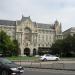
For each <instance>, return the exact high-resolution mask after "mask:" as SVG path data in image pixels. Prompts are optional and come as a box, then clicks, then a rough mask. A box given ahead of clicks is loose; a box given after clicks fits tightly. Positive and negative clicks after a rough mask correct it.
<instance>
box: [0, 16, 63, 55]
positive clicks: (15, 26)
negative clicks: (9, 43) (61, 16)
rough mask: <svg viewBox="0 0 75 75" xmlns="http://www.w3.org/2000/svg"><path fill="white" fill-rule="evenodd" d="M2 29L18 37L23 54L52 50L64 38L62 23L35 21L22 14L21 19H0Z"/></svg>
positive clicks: (0, 28)
mask: <svg viewBox="0 0 75 75" xmlns="http://www.w3.org/2000/svg"><path fill="white" fill-rule="evenodd" d="M0 30H4V31H5V32H6V33H7V34H8V35H9V36H11V39H17V40H18V42H19V45H20V48H21V55H35V54H38V51H40V50H42V49H43V50H45V51H48V50H50V47H51V46H52V44H53V43H54V41H55V40H57V39H62V37H61V36H62V35H61V34H62V31H61V24H60V23H59V22H58V21H55V22H54V24H44V23H36V22H33V21H32V20H31V18H30V16H29V17H24V16H22V19H21V20H17V21H9V20H0Z"/></svg>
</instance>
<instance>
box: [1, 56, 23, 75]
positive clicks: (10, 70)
mask: <svg viewBox="0 0 75 75" xmlns="http://www.w3.org/2000/svg"><path fill="white" fill-rule="evenodd" d="M23 72H24V68H23V67H22V66H20V65H17V64H15V63H14V62H12V61H10V60H8V59H7V58H3V57H0V75H21V74H22V73H23Z"/></svg>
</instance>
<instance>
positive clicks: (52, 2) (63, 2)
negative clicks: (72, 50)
mask: <svg viewBox="0 0 75 75" xmlns="http://www.w3.org/2000/svg"><path fill="white" fill-rule="evenodd" d="M22 15H23V16H25V17H27V16H30V18H31V20H32V21H36V22H40V23H47V24H53V23H54V22H55V20H58V21H59V22H61V24H62V31H65V30H67V29H69V28H71V27H75V0H0V19H1V20H20V19H21V17H22Z"/></svg>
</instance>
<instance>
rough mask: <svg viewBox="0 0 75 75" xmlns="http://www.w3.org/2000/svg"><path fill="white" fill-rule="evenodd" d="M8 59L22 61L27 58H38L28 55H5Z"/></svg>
mask: <svg viewBox="0 0 75 75" xmlns="http://www.w3.org/2000/svg"><path fill="white" fill-rule="evenodd" d="M7 58H8V59H9V60H22V61H29V60H34V61H35V60H38V58H37V57H34V56H32V57H29V56H12V57H7Z"/></svg>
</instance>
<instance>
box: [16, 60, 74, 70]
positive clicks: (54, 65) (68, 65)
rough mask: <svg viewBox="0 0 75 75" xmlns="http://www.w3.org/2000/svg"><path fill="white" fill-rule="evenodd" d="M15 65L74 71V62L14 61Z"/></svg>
mask: <svg viewBox="0 0 75 75" xmlns="http://www.w3.org/2000/svg"><path fill="white" fill-rule="evenodd" d="M15 63H17V64H19V65H22V66H24V67H25V68H41V69H57V70H71V71H75V61H49V62H40V61H15Z"/></svg>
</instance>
